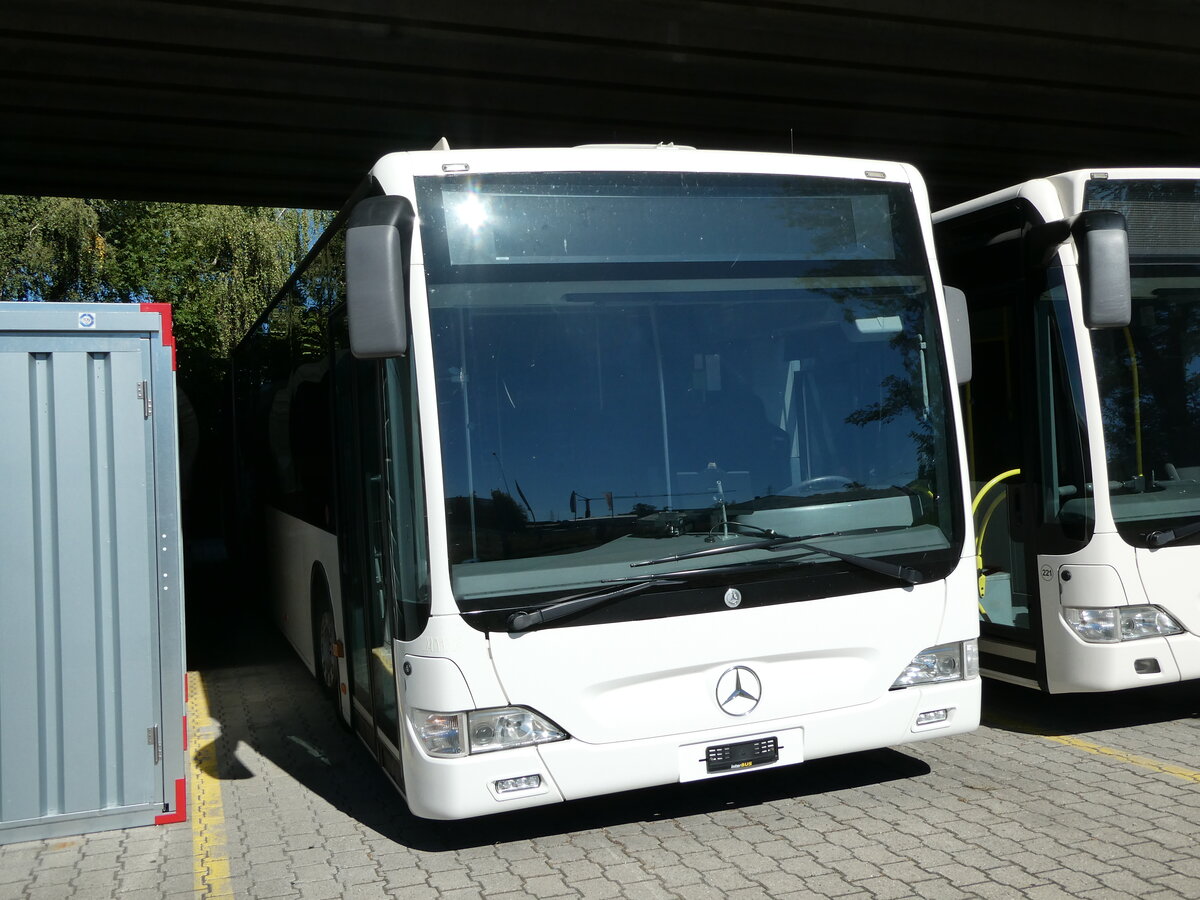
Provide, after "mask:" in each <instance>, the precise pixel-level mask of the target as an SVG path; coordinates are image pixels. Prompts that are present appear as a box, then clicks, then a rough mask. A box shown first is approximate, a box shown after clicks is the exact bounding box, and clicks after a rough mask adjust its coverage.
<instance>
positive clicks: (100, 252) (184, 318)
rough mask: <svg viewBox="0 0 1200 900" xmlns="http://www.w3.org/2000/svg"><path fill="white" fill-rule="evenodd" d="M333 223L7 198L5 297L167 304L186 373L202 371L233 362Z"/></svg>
mask: <svg viewBox="0 0 1200 900" xmlns="http://www.w3.org/2000/svg"><path fill="white" fill-rule="evenodd" d="M329 218H330V215H329V214H328V213H325V212H313V211H308V210H296V209H274V208H270V207H237V206H201V205H193V204H184V203H147V202H140V201H127V200H119V201H100V200H80V199H66V198H57V197H0V300H50V301H72V302H93V301H100V302H138V301H142V302H156V303H170V304H171V305H172V307H173V310H172V311H173V317H174V321H175V333H176V338H177V340H178V343H179V348H180V355H181V366H183V367H184V368H192V367H197V368H200V369H204V368H208V367H209V366H210V365H211V364H213V363H214V362H216V361H220V360H224V359H225V358H227V357H228V356H229V353H230V351H231V350H232V349H233V347H234V346H235V345H236V344H237V342H238V341H239V340H240V339H241V337H242V335H244V334H245V333H246V331H247V329H248V328H249V327H250V325H251V324H252V323H253V322H254V320H255V319H256V318H257V317H258V315H259V313H260V312H261V311H262V310H263V309H264V307H265V306H266V304H267V302H268V301H269V300H270V298H271V296H272V295H273V294H274V293H275V291H276V290H278V288H279V287H280V286H281V285H282V284H283V282H284V281H285V280H286V279H287V276H288V274H289V273H290V272H291V270H292V268H293V267H294V266H295V264H296V263H297V262H298V261H299V260H300V258H301V257H302V256H303V254H304V252H305V251H306V250H307V248H308V246H309V244H310V243H311V241H312V238H313V237H314V236H315V235H316V234H317V233H318V232H319V230H320V229H321V228H322V227H324V225H325V224H326V223H327V222H328V220H329ZM184 364H186V365H184Z"/></svg>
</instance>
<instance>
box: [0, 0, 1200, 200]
mask: <svg viewBox="0 0 1200 900" xmlns="http://www.w3.org/2000/svg"><path fill="white" fill-rule="evenodd" d="M1198 63H1200V7H1197V6H1196V5H1194V4H1193V3H1191V2H1190V0H1088V2H1084V0H1057V2H1053V3H1047V2H1045V0H1008V2H1005V3H979V2H964V0H891V2H889V0H808V2H802V0H747V2H728V0H704V2H699V0H604V2H564V0H511V2H505V3H498V2H495V0H456V2H447V3H431V2H429V0H421V2H416V0H192V2H187V0H102V2H100V3H97V2H95V0H91V2H84V0H5V2H4V14H3V16H2V17H0V109H2V110H3V116H2V119H0V121H3V127H2V128H0V193H21V194H47V195H66V196H89V197H106V198H116V197H127V198H140V199H161V200H183V201H197V202H211V203H241V204H268V205H281V206H283V205H286V206H307V207H327V208H328V207H336V206H339V205H340V204H341V202H342V201H343V199H344V198H345V197H346V196H347V195H348V194H349V192H350V191H351V190H352V188H353V187H354V186H355V184H356V183H357V182H358V180H359V179H360V178H361V176H362V174H363V173H364V172H365V171H366V169H367V168H368V167H369V166H370V165H371V163H372V162H373V161H374V160H375V158H377V157H378V156H380V155H381V154H382V153H384V152H387V151H390V150H405V149H426V148H428V147H430V146H432V145H433V143H434V142H435V141H436V140H437V139H438V138H439V137H441V136H443V135H445V136H447V137H448V138H449V140H450V144H451V146H455V147H483V146H522V145H525V146H548V145H549V146H559V145H571V144H580V143H602V142H658V141H674V142H676V143H683V144H691V145H695V146H701V147H711V148H729V149H758V150H777V151H788V150H791V149H794V150H795V151H796V152H811V153H824V154H835V155H851V156H868V157H875V158H885V159H900V160H904V161H908V162H912V163H915V164H916V165H918V166H919V167H920V168H921V169H922V171H923V172H924V173H925V175H926V178H927V179H928V181H929V183H930V187H931V192H932V194H933V199H934V203H935V205H944V204H947V203H950V202H954V201H957V200H960V199H963V198H965V197H967V196H970V195H972V194H975V193H979V192H982V191H986V190H989V189H993V188H997V187H1001V186H1004V185H1006V184H1009V183H1012V182H1013V181H1017V180H1021V179H1024V178H1027V177H1032V176H1035V175H1042V174H1050V173H1052V172H1058V171H1063V170H1066V169H1072V168H1079V167H1091V166H1100V165H1103V166H1116V165H1156V164H1173V165H1188V164H1190V165H1200V89H1198V86H1197V85H1198V82H1197V74H1198V72H1200V65H1198Z"/></svg>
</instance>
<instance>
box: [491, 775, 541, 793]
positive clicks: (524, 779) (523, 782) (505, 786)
mask: <svg viewBox="0 0 1200 900" xmlns="http://www.w3.org/2000/svg"><path fill="white" fill-rule="evenodd" d="M541 786H542V776H541V775H522V776H521V777H520V778H501V779H500V780H499V781H497V782H496V793H497V794H510V793H512V792H513V791H528V790H532V789H533V788H536V787H541Z"/></svg>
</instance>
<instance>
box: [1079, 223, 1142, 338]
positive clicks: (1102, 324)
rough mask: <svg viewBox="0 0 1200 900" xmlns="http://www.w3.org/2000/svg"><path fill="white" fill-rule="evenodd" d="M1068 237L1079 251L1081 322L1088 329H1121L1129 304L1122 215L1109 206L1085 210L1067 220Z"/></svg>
mask: <svg viewBox="0 0 1200 900" xmlns="http://www.w3.org/2000/svg"><path fill="white" fill-rule="evenodd" d="M1071 236H1072V237H1073V238H1074V239H1075V249H1076V250H1077V251H1078V252H1079V280H1080V283H1081V285H1082V286H1083V324H1084V325H1086V326H1087V327H1088V328H1124V327H1125V326H1126V325H1128V324H1129V317H1130V312H1131V309H1132V306H1133V301H1132V300H1131V298H1130V288H1129V234H1128V232H1127V231H1126V229H1125V217H1124V216H1123V215H1121V213H1119V212H1116V211H1115V210H1111V209H1092V210H1088V211H1087V212H1084V213H1080V214H1079V215H1077V216H1075V217H1074V218H1073V219H1072V220H1071Z"/></svg>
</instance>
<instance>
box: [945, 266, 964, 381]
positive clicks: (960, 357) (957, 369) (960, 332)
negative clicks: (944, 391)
mask: <svg viewBox="0 0 1200 900" xmlns="http://www.w3.org/2000/svg"><path fill="white" fill-rule="evenodd" d="M942 293H943V294H944V295H945V297H946V321H947V322H948V323H949V325H950V352H951V353H952V354H953V355H954V373H955V375H957V376H958V383H959V384H966V383H967V382H968V381H970V380H971V321H970V319H969V318H968V316H967V295H966V294H964V293H963V292H962V291H961V290H959V289H958V288H956V287H950V285H948V284H944V285H942Z"/></svg>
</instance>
